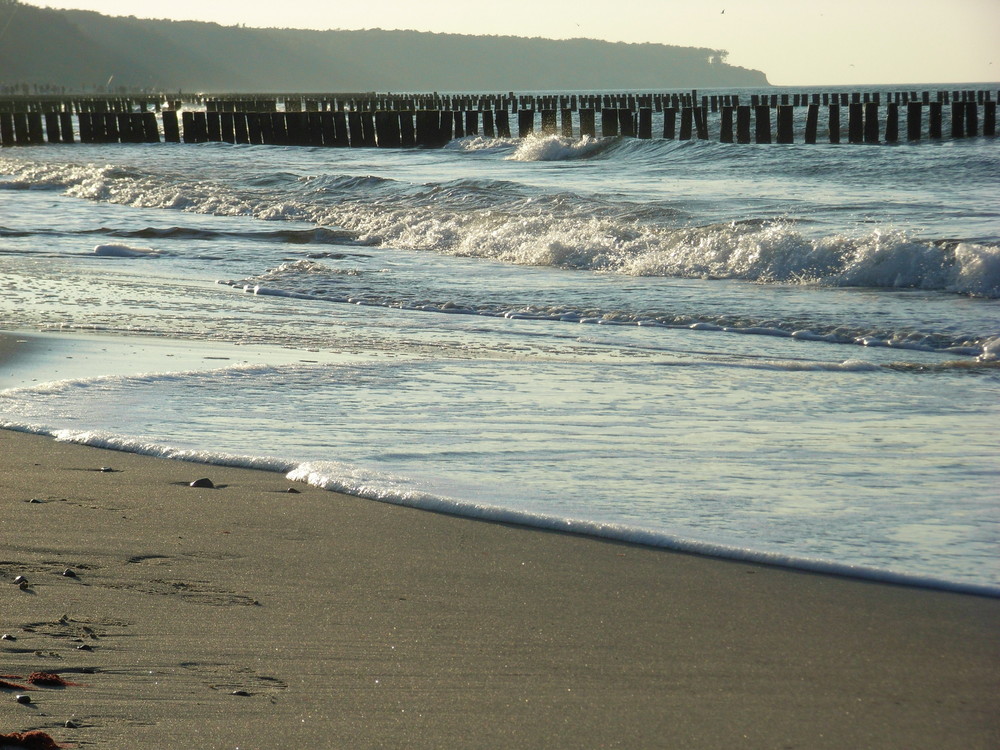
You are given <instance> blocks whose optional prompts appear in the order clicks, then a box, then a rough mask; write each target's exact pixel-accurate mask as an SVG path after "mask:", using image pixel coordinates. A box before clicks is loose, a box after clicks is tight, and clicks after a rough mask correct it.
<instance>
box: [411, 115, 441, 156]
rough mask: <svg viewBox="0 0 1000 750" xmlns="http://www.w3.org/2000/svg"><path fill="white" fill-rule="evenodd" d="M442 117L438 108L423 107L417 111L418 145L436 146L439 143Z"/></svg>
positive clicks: (425, 146)
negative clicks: (428, 108) (427, 108)
mask: <svg viewBox="0 0 1000 750" xmlns="http://www.w3.org/2000/svg"><path fill="white" fill-rule="evenodd" d="M440 121H441V118H440V116H439V115H438V113H437V111H436V110H426V109H422V110H419V111H418V112H417V128H416V138H417V145H418V146H422V147H424V148H435V147H437V146H438V145H440V144H439V143H438V140H439V135H438V130H439V129H440Z"/></svg>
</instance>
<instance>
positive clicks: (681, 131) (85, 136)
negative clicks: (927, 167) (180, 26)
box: [0, 98, 997, 148]
mask: <svg viewBox="0 0 1000 750" xmlns="http://www.w3.org/2000/svg"><path fill="white" fill-rule="evenodd" d="M996 107H997V103H996V102H995V101H992V100H988V99H987V100H984V101H982V102H981V103H980V102H978V101H976V99H974V98H971V99H967V100H960V101H952V102H951V103H950V104H947V105H945V104H943V103H942V102H937V101H931V102H924V101H922V100H917V101H913V100H911V101H908V102H907V103H905V104H901V103H897V102H895V101H893V102H889V103H887V104H885V105H884V107H883V106H882V105H881V104H880V103H879V102H876V101H868V102H864V101H851V102H849V103H848V104H847V105H846V106H845V105H842V104H840V103H839V102H838V103H829V104H827V105H825V106H824V105H821V104H818V103H809V104H807V105H806V111H805V122H804V127H803V124H802V123H801V121H800V123H799V126H798V128H797V126H796V107H795V105H793V104H778V105H777V106H776V107H772V106H771V105H770V103H760V102H759V101H758V103H756V104H751V105H737V106H733V105H732V104H726V103H723V104H721V105H720V106H719V107H718V110H717V114H716V112H715V111H713V110H712V109H711V107H710V106H704V105H702V106H683V104H682V106H680V107H673V106H666V107H662V108H661V109H660V110H659V111H658V112H657V111H656V110H655V109H654V108H653V107H646V106H642V107H638V108H637V109H632V108H629V107H627V106H626V107H602V108H600V109H597V108H591V107H585V108H578V109H577V110H575V111H574V110H573V109H571V108H569V107H564V108H547V109H541V110H538V111H536V110H534V109H518V110H516V111H515V112H513V113H511V112H508V111H507V109H497V110H489V109H487V110H478V109H469V110H455V111H451V110H435V109H420V110H406V111H400V110H395V109H377V110H374V111H372V110H363V109H359V110H351V111H344V110H331V109H323V110H315V111H302V110H298V111H295V110H293V111H282V112H278V111H262V112H261V111H230V110H221V111H220V109H219V108H218V107H215V108H210V109H208V110H207V111H203V110H184V111H181V112H178V111H177V110H175V109H162V110H161V111H160V112H159V113H157V112H155V111H148V110H147V111H140V112H73V111H51V112H44V113H43V112H38V111H32V112H0V145H2V146H5V147H6V146H17V145H39V144H43V143H74V142H76V141H77V138H78V139H79V141H80V142H83V143H157V142H160V141H161V139H162V140H163V141H166V142H172V143H181V142H183V143H205V142H228V143H239V144H262V145H290V146H342V147H343V146H354V147H358V146H361V147H382V148H405V147H414V146H418V147H425V148H433V147H440V146H443V145H444V144H445V143H447V142H448V141H449V140H451V139H452V138H461V137H464V136H469V135H482V136H485V137H487V138H494V137H499V138H510V137H512V136H516V137H518V138H525V137H527V136H529V135H531V134H533V133H536V132H541V133H543V134H558V135H562V136H564V137H567V138H574V137H585V136H590V137H594V138H596V137H598V123H599V124H600V131H599V134H600V135H601V136H603V137H617V136H622V137H634V138H642V139H650V138H654V137H662V138H664V139H670V140H674V139H680V140H691V139H695V138H697V139H701V140H708V139H709V138H710V135H709V124H710V120H711V124H712V125H713V126H714V127H715V128H716V129H717V133H718V140H720V141H721V142H724V143H793V142H795V136H796V132H797V131H798V132H802V134H803V135H802V137H803V140H804V142H805V143H817V142H819V141H820V140H823V141H828V142H830V143H841V142H842V140H843V141H846V142H847V143H881V142H887V143H892V142H897V141H900V140H904V139H905V140H908V141H918V140H921V139H922V138H929V139H938V138H942V137H945V136H950V137H952V138H965V137H975V136H979V135H983V136H995V135H996ZM654 112H656V120H655V121H656V123H657V125H658V126H659V127H658V128H657V130H656V132H655V133H654V127H653V126H654ZM710 113H712V114H711V117H710ZM946 115H948V117H947V118H946ZM512 121H513V122H512ZM946 125H947V128H946ZM844 126H846V130H845V127H844Z"/></svg>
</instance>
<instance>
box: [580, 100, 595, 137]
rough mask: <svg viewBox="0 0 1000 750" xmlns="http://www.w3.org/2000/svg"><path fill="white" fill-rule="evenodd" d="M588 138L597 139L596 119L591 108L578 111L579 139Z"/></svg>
mask: <svg viewBox="0 0 1000 750" xmlns="http://www.w3.org/2000/svg"><path fill="white" fill-rule="evenodd" d="M588 136H589V137H590V138H596V137H597V117H596V112H595V111H594V109H593V108H592V107H586V108H584V109H581V110H580V137H581V138H587V137H588Z"/></svg>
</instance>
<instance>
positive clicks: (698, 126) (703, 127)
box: [691, 107, 708, 141]
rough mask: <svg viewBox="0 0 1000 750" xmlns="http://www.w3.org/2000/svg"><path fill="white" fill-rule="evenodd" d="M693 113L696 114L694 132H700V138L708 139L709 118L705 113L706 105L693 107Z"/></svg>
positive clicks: (702, 139)
mask: <svg viewBox="0 0 1000 750" xmlns="http://www.w3.org/2000/svg"><path fill="white" fill-rule="evenodd" d="M691 114H692V115H693V116H694V132H695V133H697V134H698V140H701V141H707V140H708V118H707V116H706V114H705V107H692V108H691Z"/></svg>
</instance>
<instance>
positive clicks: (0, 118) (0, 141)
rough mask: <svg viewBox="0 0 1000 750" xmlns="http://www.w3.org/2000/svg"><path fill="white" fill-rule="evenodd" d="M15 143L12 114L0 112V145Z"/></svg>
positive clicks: (6, 145)
mask: <svg viewBox="0 0 1000 750" xmlns="http://www.w3.org/2000/svg"><path fill="white" fill-rule="evenodd" d="M88 116H89V115H88ZM15 143H16V141H15V138H14V115H13V114H12V113H10V112H0V146H3V147H4V148H8V147H10V146H13V145H14V144H15Z"/></svg>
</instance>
